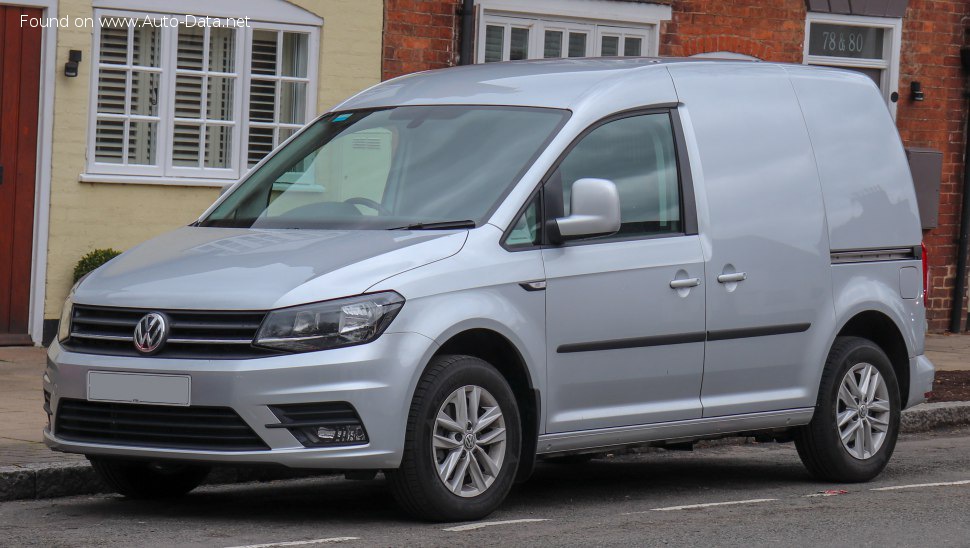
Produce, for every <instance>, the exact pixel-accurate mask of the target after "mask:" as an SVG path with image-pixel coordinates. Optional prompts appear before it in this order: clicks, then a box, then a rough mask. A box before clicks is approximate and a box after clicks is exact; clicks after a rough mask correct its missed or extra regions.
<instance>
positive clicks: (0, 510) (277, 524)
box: [0, 429, 970, 548]
mask: <svg viewBox="0 0 970 548" xmlns="http://www.w3.org/2000/svg"><path fill="white" fill-rule="evenodd" d="M928 483H929V484H941V483H942V485H929V486H927V485H920V484H928ZM887 487H893V489H883V488H887ZM830 489H834V490H841V489H844V490H846V491H847V492H846V493H844V494H831V495H828V496H823V495H822V494H820V493H821V492H824V491H826V490H830ZM715 503H718V504H719V503H732V504H721V505H712V506H700V507H698V506H695V505H705V504H715ZM683 506H688V507H687V508H679V507H683ZM521 520H535V521H521ZM538 520H543V521H538ZM502 521H510V522H509V523H496V522H502ZM464 525H471V526H472V527H480V528H476V529H465V528H463V526H464ZM483 525H484V526H483ZM455 527H457V528H458V529H459V530H448V529H450V528H455ZM462 529H465V530H462ZM326 539H333V540H330V541H329V542H326V543H324V542H322V541H323V540H326ZM341 539H343V540H341ZM306 541H321V542H317V543H309V542H306ZM331 542H332V543H334V544H337V543H339V545H341V546H371V545H383V546H404V545H407V546H415V545H419V546H425V545H426V546H432V545H434V546H443V545H468V546H481V545H502V546H505V547H508V548H511V547H518V546H527V545H530V546H531V545H539V546H549V545H556V546H560V545H582V546H590V545H597V546H599V545H636V546H643V545H693V546H705V545H713V546H738V545H748V546H758V545H768V544H777V543H784V544H786V545H796V546H809V545H811V546H847V545H851V546H875V545H878V546H899V545H920V546H970V429H964V430H956V431H950V432H943V433H936V434H932V435H911V436H907V437H904V438H903V439H902V440H901V441H900V443H899V445H898V446H897V448H896V454H895V456H894V457H893V460H892V462H891V463H890V466H889V468H888V469H887V470H886V472H885V473H884V474H883V475H882V476H880V477H879V478H878V479H877V480H876V481H873V482H872V483H868V484H861V485H833V484H826V483H819V482H815V481H813V480H811V479H810V478H809V476H808V475H807V474H806V473H805V471H804V469H803V468H802V466H801V464H800V463H799V461H798V457H797V455H796V454H795V450H794V447H792V446H791V445H775V444H755V445H747V446H732V447H718V448H710V449H704V450H698V451H695V452H691V453H687V452H664V453H651V454H645V455H633V456H623V457H616V458H610V459H603V460H596V461H593V462H592V463H589V464H585V465H552V464H545V465H540V467H539V469H538V470H537V472H536V474H535V476H534V477H533V479H532V480H531V481H529V482H528V483H526V484H524V485H521V486H518V487H517V488H516V489H515V491H513V493H512V495H511V496H510V498H509V500H508V501H507V502H506V504H505V505H504V506H503V507H502V508H501V509H500V510H499V511H498V512H496V513H495V514H493V515H492V516H491V517H489V518H488V519H487V520H485V521H484V522H479V523H478V524H430V523H420V522H412V521H409V520H408V519H407V518H406V517H404V516H403V515H402V514H401V513H400V512H399V511H398V510H397V509H396V507H395V506H394V503H393V501H392V500H391V499H390V495H389V494H388V492H387V491H386V489H385V486H384V485H383V483H382V481H380V480H379V479H378V480H376V481H369V482H361V481H347V480H344V479H342V478H341V479H337V478H333V477H330V478H313V479H304V480H291V481H280V482H273V483H267V484H248V485H237V486H221V487H204V488H202V489H199V490H197V491H195V492H193V494H192V495H190V496H189V497H187V498H184V499H181V500H178V501H174V502H133V501H128V500H125V499H122V498H121V497H118V496H114V495H97V496H86V497H74V498H64V499H54V500H40V501H21V502H8V503H0V545H3V546H25V545H43V546H99V547H100V546H104V547H107V546H222V547H229V546H247V545H257V544H272V545H274V546H280V545H286V544H275V543H293V544H290V545H297V546H317V545H319V546H328V545H330V543H331ZM297 543H298V544H297Z"/></svg>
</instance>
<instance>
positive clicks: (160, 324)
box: [134, 312, 168, 354]
mask: <svg viewBox="0 0 970 548" xmlns="http://www.w3.org/2000/svg"><path fill="white" fill-rule="evenodd" d="M166 339H168V320H166V319H165V316H163V315H162V314H159V313H158V312H149V313H148V314H145V315H144V316H143V317H142V319H140V320H138V324H136V325H135V337H134V343H135V350H137V351H139V352H141V353H142V354H152V353H154V352H155V351H157V350H158V349H159V348H161V347H162V345H164V344H165V341H166Z"/></svg>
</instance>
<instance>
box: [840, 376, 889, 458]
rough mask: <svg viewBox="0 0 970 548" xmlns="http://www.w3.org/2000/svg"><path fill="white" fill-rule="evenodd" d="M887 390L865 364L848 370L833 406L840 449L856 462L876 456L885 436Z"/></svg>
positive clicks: (887, 423) (887, 411) (887, 409)
mask: <svg viewBox="0 0 970 548" xmlns="http://www.w3.org/2000/svg"><path fill="white" fill-rule="evenodd" d="M891 410H892V407H891V404H890V401H889V388H888V387H887V385H886V381H885V380H884V379H883V377H882V375H880V374H879V370H878V369H876V367H875V366H873V365H872V364H869V363H859V364H856V365H854V366H853V367H852V368H850V369H849V370H848V371H847V372H846V374H845V377H843V378H842V384H840V385H839V397H838V399H837V400H836V403H835V417H836V428H837V429H838V432H839V438H840V439H841V440H842V447H844V448H845V450H846V451H847V452H848V453H849V454H850V455H852V456H853V457H854V458H857V459H859V460H866V459H869V458H871V457H872V456H873V455H875V454H876V453H878V452H879V449H880V448H881V447H882V445H883V443H884V442H885V441H886V436H887V434H888V432H889V419H890V414H891Z"/></svg>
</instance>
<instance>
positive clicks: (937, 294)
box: [896, 0, 970, 331]
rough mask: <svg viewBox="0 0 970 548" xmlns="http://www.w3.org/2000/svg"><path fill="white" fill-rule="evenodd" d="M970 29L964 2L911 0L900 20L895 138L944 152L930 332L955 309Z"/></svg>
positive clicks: (933, 235) (930, 237)
mask: <svg viewBox="0 0 970 548" xmlns="http://www.w3.org/2000/svg"><path fill="white" fill-rule="evenodd" d="M968 28H970V2H967V1H966V0H933V1H931V0H910V3H909V9H907V10H906V17H905V18H904V19H903V47H902V55H901V59H900V67H899V68H900V70H899V76H900V83H899V89H900V92H899V93H900V96H901V97H900V101H899V104H898V107H897V109H898V110H897V116H896V119H897V125H898V126H899V133H900V135H901V136H902V138H903V142H904V143H905V144H906V146H912V147H930V148H935V149H937V150H941V151H943V180H942V181H941V183H940V217H939V227H937V228H936V229H934V230H932V231H930V232H928V233H926V234H925V235H924V241H925V243H926V245H927V247H928V249H929V256H930V265H929V271H930V280H929V287H930V290H929V295H928V296H927V301H926V308H927V316H928V319H929V323H930V330H931V331H943V330H946V329H947V327H948V326H949V316H950V310H951V308H952V304H953V284H954V280H955V279H956V257H957V245H956V243H957V238H958V237H959V230H960V228H959V227H960V204H961V202H962V189H963V162H964V158H963V156H964V153H965V144H964V143H965V142H966V135H967V133H966V132H967V128H966V120H967V99H966V98H965V97H964V96H963V94H964V92H965V91H966V90H967V89H968V88H967V73H966V72H964V71H963V70H962V68H961V66H960V46H961V45H963V44H968V45H970V36H967V35H966V32H967V29H968ZM913 81H918V82H920V83H921V84H922V86H923V93H924V94H925V96H926V99H925V100H924V101H922V102H913V101H910V100H909V85H910V82H913ZM964 310H966V306H964Z"/></svg>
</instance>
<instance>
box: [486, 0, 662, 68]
mask: <svg viewBox="0 0 970 548" xmlns="http://www.w3.org/2000/svg"><path fill="white" fill-rule="evenodd" d="M478 6H479V17H478V39H477V41H476V43H477V48H476V49H477V55H476V60H477V62H479V63H492V62H498V61H517V60H521V59H551V58H560V57H623V56H634V57H638V56H655V55H657V51H658V48H659V33H658V32H657V29H658V27H659V24H660V21H661V20H668V19H670V7H669V6H661V5H657V4H639V3H630V2H618V1H612V2H603V3H597V5H596V6H591V3H590V2H582V1H580V0H558V1H555V2H553V1H550V0H532V1H529V2H527V1H524V0H479V1H478ZM604 7H605V9H604Z"/></svg>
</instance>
